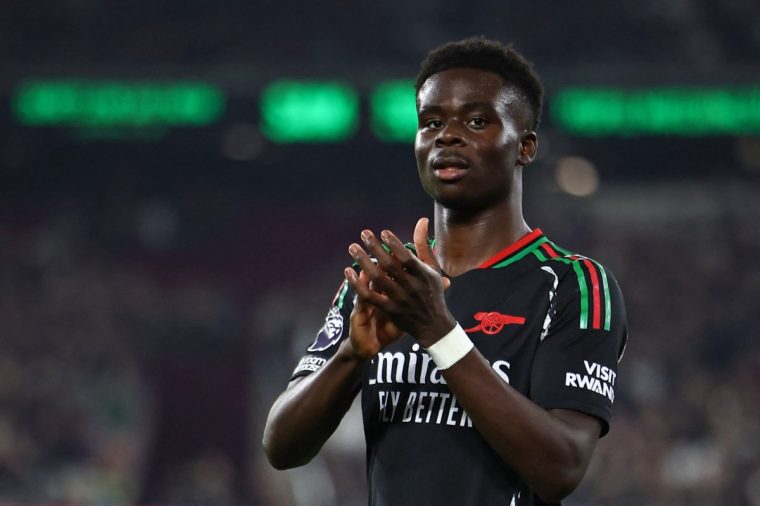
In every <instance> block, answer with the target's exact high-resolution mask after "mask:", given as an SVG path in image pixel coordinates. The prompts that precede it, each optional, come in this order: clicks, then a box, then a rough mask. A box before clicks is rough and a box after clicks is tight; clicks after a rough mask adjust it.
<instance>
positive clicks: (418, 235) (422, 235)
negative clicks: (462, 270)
mask: <svg viewBox="0 0 760 506" xmlns="http://www.w3.org/2000/svg"><path fill="white" fill-rule="evenodd" d="M429 224H430V220H429V219H427V218H420V219H419V220H417V225H415V227H414V236H413V241H414V248H415V249H416V250H417V257H418V258H419V259H420V260H422V261H423V262H424V263H426V264H427V265H429V266H430V267H431V268H432V269H433V270H435V272H437V273H439V274H440V273H441V272H442V270H443V269H441V264H439V263H438V258H436V256H435V253H433V249H432V248H431V247H430V241H429V239H428V228H429ZM441 283H442V284H443V289H444V290H448V288H449V287H450V286H451V280H450V279H449V278H447V277H445V276H441Z"/></svg>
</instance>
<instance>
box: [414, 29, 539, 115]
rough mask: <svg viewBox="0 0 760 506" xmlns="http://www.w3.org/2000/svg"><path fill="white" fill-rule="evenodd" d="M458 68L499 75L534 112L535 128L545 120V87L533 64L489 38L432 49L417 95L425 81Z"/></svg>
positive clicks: (511, 49) (511, 48)
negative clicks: (543, 113) (543, 114)
mask: <svg viewBox="0 0 760 506" xmlns="http://www.w3.org/2000/svg"><path fill="white" fill-rule="evenodd" d="M454 68H474V69H479V70H487V71H490V72H493V73H495V74H499V75H500V76H501V77H502V78H504V81H506V82H507V83H509V84H512V85H514V86H515V87H517V89H518V91H519V92H521V94H522V95H523V99H524V100H525V101H526V102H527V103H528V105H529V106H530V109H531V111H532V112H533V128H536V127H537V126H538V124H539V122H540V120H541V108H542V107H543V100H544V86H543V84H541V79H540V78H539V77H538V74H536V71H535V70H533V64H532V63H530V62H529V61H528V60H526V59H525V58H524V57H523V55H521V54H520V53H518V52H517V51H516V50H515V49H514V48H513V47H512V45H511V44H510V45H506V46H505V45H504V44H502V43H500V42H498V41H495V40H489V39H486V38H485V37H470V38H469V39H464V40H459V41H456V42H449V43H446V44H444V45H442V46H439V47H437V48H435V49H433V50H431V51H430V52H429V53H428V54H427V56H425V59H424V60H422V64H421V65H420V71H419V73H418V74H417V80H416V81H415V83H414V89H415V92H416V93H417V94H419V92H420V88H422V85H423V84H425V81H427V79H428V78H429V77H430V76H432V75H433V74H437V73H438V72H443V71H444V70H449V69H454Z"/></svg>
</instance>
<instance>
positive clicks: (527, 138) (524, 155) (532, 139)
mask: <svg viewBox="0 0 760 506" xmlns="http://www.w3.org/2000/svg"><path fill="white" fill-rule="evenodd" d="M536 152H538V135H536V132H534V131H532V130H531V131H528V132H525V133H523V134H522V137H521V138H520V153H519V154H518V156H517V164H518V165H523V166H525V165H530V164H531V163H532V162H533V160H534V159H535V158H536Z"/></svg>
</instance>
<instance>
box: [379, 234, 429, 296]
mask: <svg viewBox="0 0 760 506" xmlns="http://www.w3.org/2000/svg"><path fill="white" fill-rule="evenodd" d="M380 237H381V238H382V239H383V242H384V243H385V244H386V245H387V247H388V249H390V250H391V253H392V254H393V260H394V263H395V265H393V266H392V267H389V268H387V269H386V270H388V271H389V273H390V274H391V275H392V276H393V277H394V280H395V281H396V282H397V283H399V284H400V285H402V286H406V285H408V284H409V282H410V279H409V275H408V273H416V272H420V270H421V269H420V267H421V266H422V265H421V264H422V262H420V260H419V259H418V258H417V257H416V256H414V254H412V252H411V251H409V249H408V248H407V247H406V246H404V243H403V242H401V240H400V239H399V238H398V237H396V235H395V234H394V233H393V232H391V231H390V230H383V231H382V232H381V233H380ZM383 268H385V266H383Z"/></svg>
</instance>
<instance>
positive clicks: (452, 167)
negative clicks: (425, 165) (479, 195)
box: [431, 156, 470, 182]
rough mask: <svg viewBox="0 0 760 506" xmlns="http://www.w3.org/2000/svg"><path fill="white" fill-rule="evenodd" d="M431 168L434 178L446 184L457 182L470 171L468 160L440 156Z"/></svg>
mask: <svg viewBox="0 0 760 506" xmlns="http://www.w3.org/2000/svg"><path fill="white" fill-rule="evenodd" d="M431 166H432V168H433V173H434V174H435V176H436V177H437V178H438V179H440V180H441V181H446V182H453V181H458V180H460V179H462V178H463V177H464V176H465V175H466V174H467V171H469V170H470V163H469V160H466V159H465V158H462V157H458V156H440V157H438V158H436V159H435V160H433V163H432V164H431Z"/></svg>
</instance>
